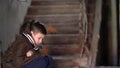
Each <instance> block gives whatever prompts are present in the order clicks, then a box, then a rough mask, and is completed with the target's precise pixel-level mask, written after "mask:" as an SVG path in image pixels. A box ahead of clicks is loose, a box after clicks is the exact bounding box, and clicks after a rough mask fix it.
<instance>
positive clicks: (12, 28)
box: [0, 0, 31, 56]
mask: <svg viewBox="0 0 120 68" xmlns="http://www.w3.org/2000/svg"><path fill="white" fill-rule="evenodd" d="M30 3H31V0H0V53H2V52H4V51H5V50H6V49H7V47H8V44H10V42H11V41H12V40H14V37H15V35H16V34H18V30H19V27H20V24H21V23H22V22H23V19H24V17H25V15H26V11H27V8H28V6H29V5H30ZM0 56H1V54H0Z"/></svg>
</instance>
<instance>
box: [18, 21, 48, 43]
mask: <svg viewBox="0 0 120 68" xmlns="http://www.w3.org/2000/svg"><path fill="white" fill-rule="evenodd" d="M21 33H25V34H29V35H31V37H32V38H33V39H34V41H35V44H36V45H39V44H41V43H42V39H43V38H44V37H45V35H46V34H47V30H46V28H45V26H44V25H43V24H42V23H41V22H39V21H37V22H35V21H34V20H33V21H31V22H25V23H23V25H22V26H21V28H20V34H21Z"/></svg>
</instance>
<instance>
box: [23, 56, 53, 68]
mask: <svg viewBox="0 0 120 68" xmlns="http://www.w3.org/2000/svg"><path fill="white" fill-rule="evenodd" d="M52 61H53V59H52V58H51V57H50V56H40V57H38V58H36V59H34V60H33V61H31V62H30V63H28V64H26V65H23V66H22V68H52Z"/></svg>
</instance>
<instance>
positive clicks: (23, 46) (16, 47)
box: [2, 35, 40, 68]
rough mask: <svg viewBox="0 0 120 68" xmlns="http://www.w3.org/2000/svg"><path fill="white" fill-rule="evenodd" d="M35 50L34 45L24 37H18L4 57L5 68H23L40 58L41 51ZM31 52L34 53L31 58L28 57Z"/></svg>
mask: <svg viewBox="0 0 120 68" xmlns="http://www.w3.org/2000/svg"><path fill="white" fill-rule="evenodd" d="M33 48H34V46H33V44H31V43H30V41H29V40H28V39H27V38H26V37H25V36H24V35H19V36H17V37H16V39H15V41H14V42H13V43H12V44H11V45H10V47H9V48H8V49H7V51H6V52H5V54H4V56H3V61H2V64H3V68H21V66H22V65H23V64H27V63H29V62H30V61H31V60H33V59H35V58H37V57H38V56H40V51H39V50H34V49H33ZM29 50H32V51H33V55H32V56H31V57H27V56H26V53H27V52H28V51H29Z"/></svg>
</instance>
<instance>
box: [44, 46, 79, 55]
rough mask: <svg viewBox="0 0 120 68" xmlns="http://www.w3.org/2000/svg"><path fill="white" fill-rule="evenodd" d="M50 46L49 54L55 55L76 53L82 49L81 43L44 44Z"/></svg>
mask: <svg viewBox="0 0 120 68" xmlns="http://www.w3.org/2000/svg"><path fill="white" fill-rule="evenodd" d="M44 46H46V47H47V48H49V54H50V55H54V56H60V55H62V56H65V55H76V54H79V53H80V51H81V47H80V45H79V44H56V45H54V44H53V45H44Z"/></svg>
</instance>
